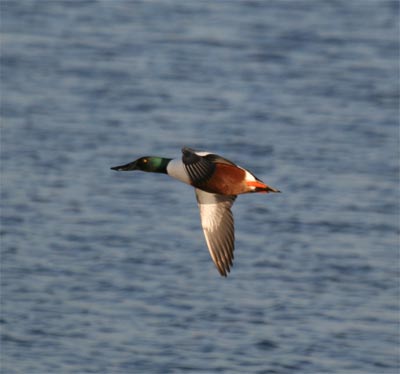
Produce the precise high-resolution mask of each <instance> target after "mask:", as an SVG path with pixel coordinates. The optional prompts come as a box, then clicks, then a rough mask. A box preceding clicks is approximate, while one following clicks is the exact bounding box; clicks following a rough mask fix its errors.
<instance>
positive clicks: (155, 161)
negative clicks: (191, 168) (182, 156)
mask: <svg viewBox="0 0 400 374" xmlns="http://www.w3.org/2000/svg"><path fill="white" fill-rule="evenodd" d="M171 160H172V159H171V158H163V157H152V158H151V164H152V168H151V170H149V171H151V172H153V173H163V174H168V173H167V165H168V164H169V162H170V161H171Z"/></svg>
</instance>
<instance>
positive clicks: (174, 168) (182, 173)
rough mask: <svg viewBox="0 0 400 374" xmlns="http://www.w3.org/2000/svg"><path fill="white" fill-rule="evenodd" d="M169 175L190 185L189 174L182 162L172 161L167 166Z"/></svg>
mask: <svg viewBox="0 0 400 374" xmlns="http://www.w3.org/2000/svg"><path fill="white" fill-rule="evenodd" d="M167 173H168V175H169V176H170V177H172V178H175V179H178V180H179V181H181V182H183V183H187V184H190V178H189V175H188V173H187V172H186V169H185V166H184V165H183V162H182V160H179V159H174V160H171V161H170V162H169V163H168V165H167Z"/></svg>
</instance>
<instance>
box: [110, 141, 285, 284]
mask: <svg viewBox="0 0 400 374" xmlns="http://www.w3.org/2000/svg"><path fill="white" fill-rule="evenodd" d="M111 169H112V170H122V171H128V170H142V171H147V172H153V173H164V174H168V175H169V176H171V177H172V178H175V179H178V180H179V181H181V182H183V183H187V184H189V185H191V186H193V187H194V188H195V192H196V198H197V203H198V206H199V209H200V218H201V225H202V227H203V231H204V236H205V239H206V242H207V246H208V250H209V252H210V254H211V258H212V260H213V261H214V264H215V266H216V267H217V269H218V271H219V272H220V274H221V275H223V276H225V277H226V276H227V273H229V271H230V266H232V260H233V251H234V246H235V243H234V240H235V234H234V224H233V216H232V212H231V206H232V204H233V203H234V201H235V199H236V196H237V195H240V194H244V193H252V192H260V193H268V192H280V191H279V190H277V189H275V188H272V187H270V186H268V185H267V184H265V183H264V182H262V181H261V180H260V179H258V178H257V177H256V176H255V175H254V174H252V173H250V172H249V171H248V170H246V169H244V168H242V167H240V166H238V165H236V164H234V163H233V162H232V161H229V160H227V159H226V158H223V157H221V156H218V155H216V154H213V153H209V152H198V151H195V150H193V149H191V148H186V147H185V148H183V149H182V159H171V158H163V157H153V156H147V157H141V158H139V159H137V160H136V161H133V162H130V163H129V164H126V165H121V166H115V167H112V168H111Z"/></svg>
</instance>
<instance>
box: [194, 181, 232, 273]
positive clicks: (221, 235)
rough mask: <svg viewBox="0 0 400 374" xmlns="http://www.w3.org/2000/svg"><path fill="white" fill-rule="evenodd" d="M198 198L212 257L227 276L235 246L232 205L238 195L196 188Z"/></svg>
mask: <svg viewBox="0 0 400 374" xmlns="http://www.w3.org/2000/svg"><path fill="white" fill-rule="evenodd" d="M196 198H197V203H198V205H199V210H200V218H201V226H202V227H203V232H204V236H205V238H206V242H207V247H208V250H209V252H210V255H211V258H212V260H213V261H214V264H215V266H216V267H217V269H218V271H219V272H220V274H221V275H223V276H225V277H226V275H227V273H229V271H230V266H232V260H233V251H234V248H235V231H234V222H233V215H232V211H231V206H232V204H233V203H234V201H235V199H236V196H225V195H218V194H212V193H208V192H205V191H203V190H200V189H198V188H196Z"/></svg>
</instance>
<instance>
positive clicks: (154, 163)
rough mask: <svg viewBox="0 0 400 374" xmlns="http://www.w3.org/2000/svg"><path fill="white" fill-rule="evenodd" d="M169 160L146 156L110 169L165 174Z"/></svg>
mask: <svg viewBox="0 0 400 374" xmlns="http://www.w3.org/2000/svg"><path fill="white" fill-rule="evenodd" d="M170 161H171V159H170V158H163V157H152V156H146V157H141V158H138V159H137V160H136V161H133V162H130V163H129V164H125V165H121V166H114V167H112V168H111V169H112V170H117V171H128V170H142V171H148V172H151V173H165V174H166V173H167V165H168V163H169V162H170Z"/></svg>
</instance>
